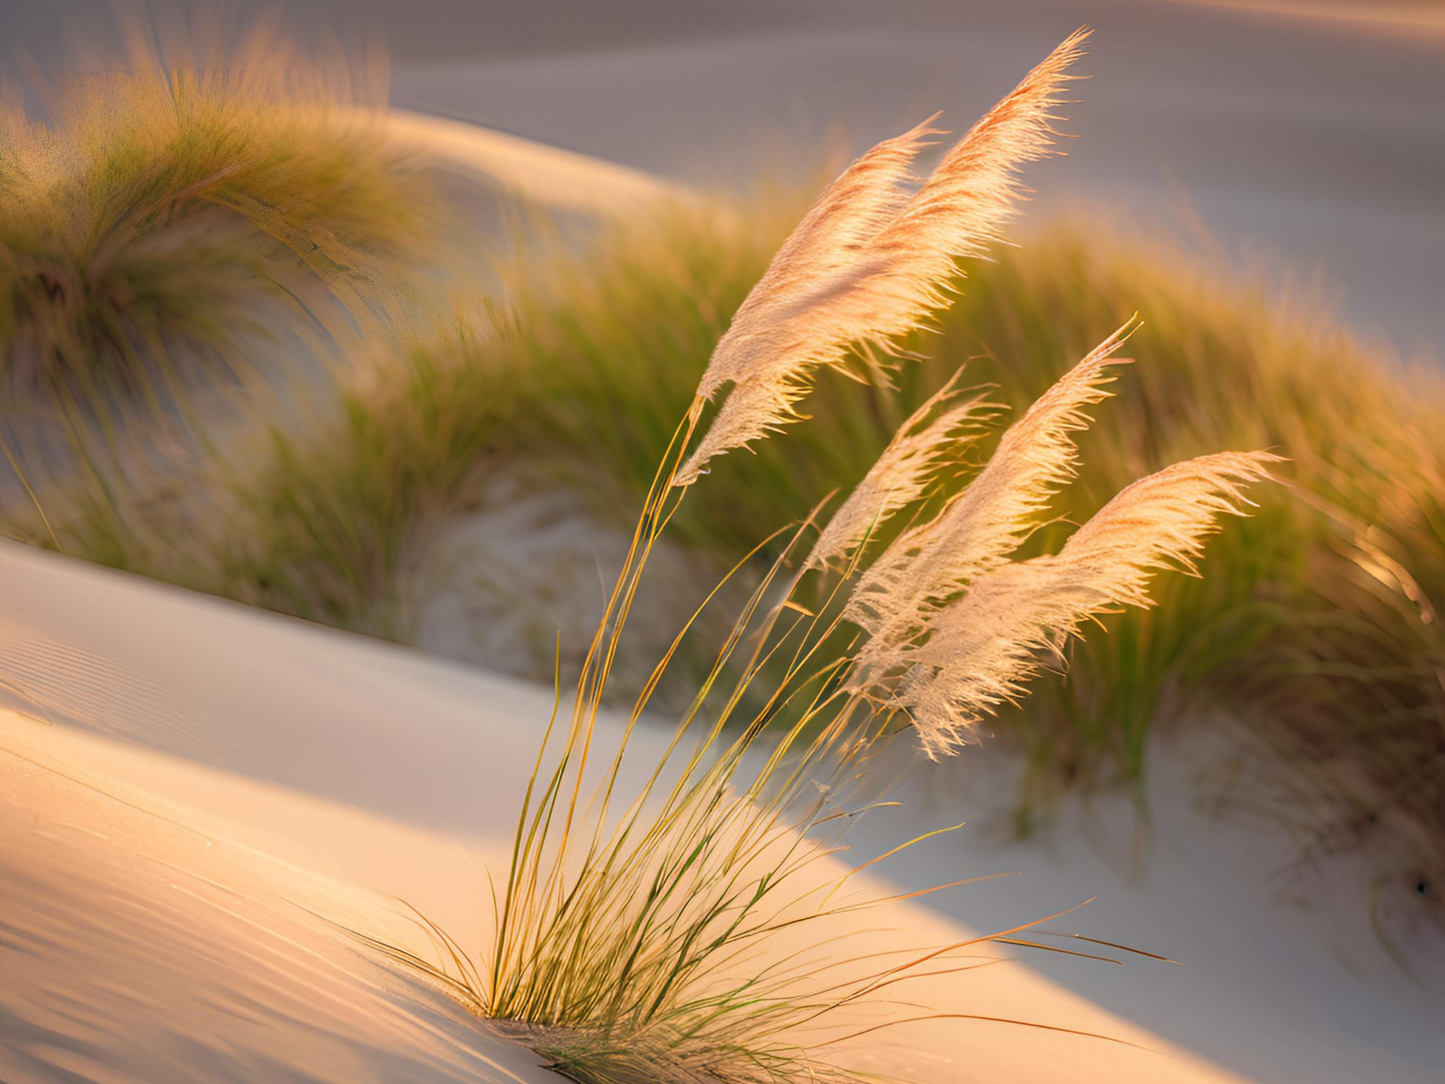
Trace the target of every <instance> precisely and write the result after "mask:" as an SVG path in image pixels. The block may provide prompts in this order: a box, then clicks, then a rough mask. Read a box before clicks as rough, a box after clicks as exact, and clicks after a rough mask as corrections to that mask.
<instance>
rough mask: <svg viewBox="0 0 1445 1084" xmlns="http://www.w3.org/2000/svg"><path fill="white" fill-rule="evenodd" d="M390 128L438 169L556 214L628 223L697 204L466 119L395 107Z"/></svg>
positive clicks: (672, 189) (636, 173)
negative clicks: (677, 203)
mask: <svg viewBox="0 0 1445 1084" xmlns="http://www.w3.org/2000/svg"><path fill="white" fill-rule="evenodd" d="M386 127H387V131H388V132H389V133H390V134H391V135H392V136H394V137H395V138H396V139H398V140H401V141H403V142H405V143H409V144H411V145H413V146H415V147H416V148H418V149H419V150H420V151H421V152H422V153H424V154H425V155H426V156H427V157H428V158H429V159H430V160H431V161H433V162H435V163H437V164H438V165H441V166H444V167H449V168H451V169H453V170H458V171H461V172H464V173H467V174H470V175H472V176H474V177H478V178H480V179H482V180H484V181H486V182H487V183H489V184H490V185H492V186H493V187H494V188H496V189H499V190H501V191H503V192H506V193H509V194H510V195H512V196H514V197H516V198H518V199H525V200H526V201H528V202H530V203H533V204H538V205H541V206H543V207H547V208H550V209H552V210H556V211H564V212H574V213H580V214H588V215H597V216H599V217H621V216H625V215H627V214H629V213H635V212H638V211H642V210H644V209H646V208H647V207H650V206H656V205H657V204H658V203H659V202H660V201H665V200H669V199H670V200H680V199H688V198H691V196H690V194H689V193H688V190H687V189H686V188H684V187H683V186H682V185H677V184H671V183H669V182H667V181H664V180H661V179H659V178H657V177H654V176H652V175H651V174H648V173H644V172H642V171H641V170H636V169H629V168H628V167H627V166H620V165H615V164H614V163H611V162H606V161H603V160H602V159H600V158H593V157H590V156H588V155H584V154H577V153H575V152H573V151H568V150H563V149H562V148H560V147H551V146H548V145H546V144H545V143H538V142H536V141H534V140H530V139H522V138H521V137H519V136H514V135H508V134H507V133H505V132H499V131H495V130H493V129H490V128H484V127H481V126H479V125H476V124H471V123H468V122H466V121H458V120H450V119H448V118H446V117H438V116H430V115H428V114H425V113H416V112H413V111H411V110H406V109H392V110H389V111H388V112H387V114H386Z"/></svg>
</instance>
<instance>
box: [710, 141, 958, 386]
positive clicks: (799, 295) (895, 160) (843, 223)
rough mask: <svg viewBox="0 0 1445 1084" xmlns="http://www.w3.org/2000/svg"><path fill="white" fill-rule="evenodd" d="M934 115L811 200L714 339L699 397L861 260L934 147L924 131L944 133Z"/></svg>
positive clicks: (737, 370)
mask: <svg viewBox="0 0 1445 1084" xmlns="http://www.w3.org/2000/svg"><path fill="white" fill-rule="evenodd" d="M936 119H938V114H937V113H935V114H934V115H933V116H932V117H929V118H928V120H926V121H924V122H923V123H922V124H920V125H918V126H917V127H915V128H912V129H911V130H909V131H907V132H904V133H903V134H902V135H901V136H895V137H894V138H892V139H885V140H884V141H883V142H882V143H879V144H878V145H877V146H875V147H873V148H872V149H871V150H869V151H867V152H866V153H865V154H863V155H862V156H861V157H859V158H858V159H857V160H855V161H854V162H853V163H852V164H851V165H850V166H848V168H847V169H845V170H844V171H843V172H842V173H841V174H840V175H839V176H838V178H837V179H836V180H834V181H833V183H832V184H830V185H829V186H828V187H827V188H825V189H824V190H823V193H822V195H820V196H819V197H818V198H817V199H816V200H814V201H813V205H812V207H810V208H809V209H808V213H807V214H806V215H804V216H803V220H802V221H801V222H800V223H798V225H797V227H796V228H795V229H794V230H793V232H792V233H791V234H790V235H789V236H788V239H787V240H786V241H784V242H783V246H782V247H781V248H780V249H778V251H777V253H776V255H774V256H773V260H772V262H771V263H770V264H769V265H768V269H767V271H766V272H764V273H763V277H762V278H761V279H759V280H758V282H757V284H756V285H755V286H754V287H753V288H752V290H750V291H749V292H748V296H747V297H746V298H745V299H744V301H743V303H742V305H741V306H739V308H738V311H737V312H736V313H734V314H733V318H732V322H731V323H730V324H729V325H728V330H727V332H726V333H725V334H724V335H723V337H722V338H721V339H719V340H718V344H717V346H716V347H715V348H714V349H713V355H712V359H711V360H710V361H709V362H708V367H707V371H706V372H704V373H703V376H702V380H701V382H699V384H698V387H697V394H698V396H699V397H700V398H704V399H711V398H712V397H713V395H715V394H716V393H717V391H718V389H719V388H721V387H722V386H723V384H725V383H727V382H728V381H737V380H739V379H741V378H742V376H743V375H744V374H745V373H748V372H749V371H751V370H752V369H753V367H754V366H755V365H757V363H758V361H759V359H760V358H761V357H762V356H763V355H765V354H766V353H768V352H769V351H770V350H775V349H776V346H777V342H776V336H774V335H772V334H771V328H772V324H773V322H774V321H777V320H780V319H783V320H786V319H788V318H789V317H790V316H792V315H795V313H796V310H797V309H798V308H799V307H800V306H806V305H808V304H811V303H813V302H814V301H815V300H816V299H818V298H820V297H823V296H825V295H826V293H827V291H828V288H829V286H830V285H831V284H832V283H833V282H834V281H835V279H836V277H837V276H838V275H839V274H840V273H841V272H843V271H845V270H847V269H848V268H850V267H852V266H854V265H856V264H857V263H858V262H859V261H860V260H862V259H863V258H864V252H865V246H866V245H867V244H868V242H869V241H871V240H873V238H875V237H876V236H878V234H879V233H880V232H881V231H882V230H883V228H884V227H885V226H887V225H888V223H889V222H891V221H893V219H894V218H896V217H897V216H898V213H899V212H900V211H901V210H902V209H903V206H904V204H905V203H906V202H907V199H908V190H907V189H906V188H905V187H904V185H906V184H907V183H908V182H909V181H911V180H913V177H912V174H911V167H912V165H913V161H914V159H916V158H917V157H918V154H919V152H920V151H922V150H923V149H924V148H926V147H929V146H932V143H931V141H930V140H929V138H928V137H929V136H933V135H942V134H943V133H942V132H941V131H939V130H936V129H934V128H931V127H929V125H930V124H932V122H933V121H934V120H936Z"/></svg>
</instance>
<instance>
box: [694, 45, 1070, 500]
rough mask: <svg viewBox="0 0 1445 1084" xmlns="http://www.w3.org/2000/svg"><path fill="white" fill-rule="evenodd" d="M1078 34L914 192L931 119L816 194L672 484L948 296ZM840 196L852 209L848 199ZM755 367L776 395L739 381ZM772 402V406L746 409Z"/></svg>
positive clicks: (1012, 185) (719, 378)
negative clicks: (715, 406) (713, 411)
mask: <svg viewBox="0 0 1445 1084" xmlns="http://www.w3.org/2000/svg"><path fill="white" fill-rule="evenodd" d="M1088 33H1089V32H1088V31H1087V30H1079V31H1076V32H1075V33H1074V34H1071V35H1070V36H1069V37H1068V38H1067V39H1066V40H1065V41H1064V42H1063V43H1062V44H1061V45H1060V46H1059V47H1058V48H1057V49H1055V50H1054V51H1053V53H1051V54H1050V55H1049V57H1048V58H1047V59H1046V60H1044V61H1043V63H1041V64H1039V66H1038V67H1036V68H1035V69H1034V70H1033V71H1032V72H1030V73H1029V75H1028V76H1027V77H1026V78H1025V79H1024V81H1023V82H1022V83H1020V84H1019V85H1018V86H1017V87H1016V88H1015V89H1014V91H1013V92H1012V93H1011V94H1009V95H1008V97H1006V98H1004V99H1003V100H1002V101H1001V102H999V103H998V105H996V106H994V108H993V109H992V110H990V111H989V112H988V114H987V115H985V116H984V117H983V119H981V120H980V121H979V122H978V123H977V124H975V125H974V126H973V127H972V128H971V129H970V130H969V132H968V134H967V135H965V136H964V137H963V139H962V140H960V141H959V142H958V143H957V144H956V145H955V146H954V147H953V148H952V149H951V150H950V151H949V152H948V153H947V154H945V155H944V157H943V159H942V160H941V161H940V162H939V164H938V166H937V167H936V168H935V169H934V171H933V173H932V174H931V175H930V176H929V178H928V180H927V181H926V182H925V183H924V184H923V186H922V187H921V188H920V189H919V190H918V191H917V192H916V193H914V194H913V195H912V196H911V197H905V196H904V195H903V193H902V191H901V190H900V188H899V185H900V184H901V183H902V182H903V181H904V180H905V179H906V177H907V166H908V165H909V164H911V162H912V160H913V157H914V155H916V153H917V151H918V150H919V149H920V148H921V147H922V146H923V145H924V143H923V140H924V138H925V137H926V136H928V135H931V134H936V133H935V132H934V131H933V130H932V129H930V128H928V127H927V123H928V122H925V123H924V124H923V125H920V126H919V127H918V128H915V129H913V130H912V131H911V132H908V133H906V134H905V135H903V136H900V137H898V139H897V140H891V141H889V142H887V143H883V144H879V146H878V147H875V148H874V149H873V150H872V151H869V152H868V154H866V155H864V156H863V158H862V159H860V160H859V162H858V163H855V164H854V166H853V167H850V169H849V170H848V171H847V172H846V173H845V174H844V176H843V177H842V178H840V179H839V181H838V182H835V184H834V186H833V187H832V188H830V189H829V190H828V192H825V193H824V197H823V199H822V200H820V201H819V202H820V204H822V205H824V206H823V207H822V208H820V206H819V205H817V204H815V206H814V211H810V212H809V215H808V217H807V218H805V219H804V222H803V225H802V226H800V227H799V230H798V231H795V233H794V235H793V237H790V238H789V239H788V241H787V242H786V243H785V244H784V246H783V250H782V251H781V252H780V253H779V254H778V257H777V258H775V260H774V263H773V266H771V267H770V268H769V269H768V272H767V273H766V274H765V275H764V276H763V280H762V281H761V282H759V284H758V286H757V287H755V288H754V290H753V292H752V293H751V294H750V295H749V296H748V299H747V301H746V302H744V305H743V308H742V309H740V310H739V313H738V315H737V316H736V317H734V320H733V324H732V326H730V327H729V329H728V332H727V334H726V335H724V336H723V338H722V340H721V341H720V342H719V343H718V347H717V350H716V351H715V352H714V354H713V359H712V361H711V362H710V363H709V365H708V368H707V371H706V372H705V373H704V374H703V378H702V381H701V383H700V384H699V385H698V392H697V394H698V403H699V404H700V403H701V402H702V400H710V399H712V397H713V396H714V395H715V394H716V392H717V391H718V390H719V389H720V388H721V387H722V386H723V385H724V384H726V383H729V382H731V383H732V384H733V391H732V393H731V394H729V395H728V397H727V398H726V399H725V400H724V402H723V404H722V406H721V407H720V408H719V410H718V413H717V416H716V417H715V418H714V419H713V422H712V425H711V426H710V428H709V430H708V432H707V433H705V434H704V436H703V439H702V440H701V441H700V442H699V444H698V447H697V448H696V449H695V450H694V452H693V454H692V456H691V457H690V458H689V459H688V461H687V462H686V463H684V464H683V466H682V467H681V468H680V469H679V470H678V472H677V474H676V475H675V476H674V479H673V481H674V484H676V485H688V484H690V483H692V482H694V481H696V480H697V477H698V475H699V474H700V473H701V472H702V468H703V467H704V465H705V464H706V463H707V462H708V460H710V459H712V458H713V457H714V456H717V455H721V454H722V453H724V452H727V451H730V450H732V449H735V448H740V447H745V446H747V445H748V444H749V443H750V442H751V441H753V440H756V439H757V438H758V437H759V436H762V435H764V434H766V433H768V432H770V431H772V430H774V429H776V428H777V427H778V426H781V425H784V424H786V423H788V422H789V421H793V420H796V418H797V417H798V415H797V412H796V410H794V409H793V404H795V403H796V402H797V401H798V400H799V399H801V398H802V397H803V396H805V395H806V394H807V393H808V391H809V390H810V389H811V386H812V378H813V374H814V372H815V371H816V370H817V369H819V368H822V367H838V366H842V365H843V364H844V363H845V362H846V361H847V359H848V357H849V353H850V351H851V350H852V349H853V348H854V347H856V346H859V345H861V346H863V347H864V348H865V349H871V348H875V347H876V348H877V349H878V350H879V351H881V352H883V353H896V352H897V344H898V341H899V340H900V339H901V338H902V337H903V336H905V335H907V334H908V333H909V332H911V331H914V330H916V329H918V328H920V327H921V326H923V321H924V319H925V318H926V317H927V316H929V315H930V314H931V313H933V312H935V311H937V310H938V309H941V308H944V307H946V306H947V304H948V300H949V297H948V287H949V283H950V282H951V281H952V280H953V279H954V278H955V276H956V275H957V274H958V266H957V261H958V260H959V259H961V258H964V257H972V256H979V255H982V254H983V253H984V252H986V251H987V248H988V246H989V245H990V244H992V243H993V242H995V241H997V240H998V238H999V236H1000V230H1001V229H1002V227H1003V225H1004V224H1005V223H1006V222H1008V221H1009V220H1011V219H1012V218H1013V217H1014V215H1015V213H1016V211H1017V205H1018V203H1019V201H1020V200H1021V199H1022V197H1023V190H1022V187H1021V185H1020V184H1019V170H1020V167H1021V166H1022V165H1023V164H1024V163H1026V162H1030V161H1035V160H1037V159H1039V158H1042V157H1044V156H1045V155H1046V154H1048V153H1049V152H1050V150H1051V148H1052V146H1053V137H1054V136H1055V135H1056V134H1057V133H1056V132H1055V130H1054V128H1053V127H1052V124H1053V122H1054V121H1055V120H1057V119H1059V118H1058V117H1057V116H1056V115H1055V114H1054V112H1053V110H1054V109H1055V108H1057V107H1058V106H1059V105H1061V104H1062V103H1063V99H1062V98H1061V97H1060V92H1061V90H1062V87H1063V85H1064V83H1065V81H1066V80H1068V79H1069V78H1071V77H1070V76H1069V75H1068V74H1067V69H1068V67H1069V66H1070V65H1071V64H1072V63H1073V62H1074V61H1075V60H1077V59H1078V57H1079V56H1080V54H1081V52H1082V49H1081V46H1082V44H1083V42H1084V40H1085V39H1086V38H1087V37H1088ZM875 156H876V157H875ZM860 167H861V168H860ZM855 170H857V173H856V174H855V172H854V171H855ZM850 175H851V176H850ZM845 182H846V183H845ZM850 200H852V201H857V203H858V206H859V212H858V213H857V214H854V213H852V212H850V211H849V210H848V209H847V204H848V202H849V201H850ZM814 212H817V217H816V218H815V217H814ZM890 215H891V217H890ZM800 233H801V234H802V236H799V234H800ZM756 380H764V381H767V382H768V383H769V385H770V386H771V387H772V389H773V390H774V392H775V394H772V395H769V396H762V395H752V396H748V395H739V394H738V392H739V390H740V389H742V388H744V387H746V385H748V384H749V383H751V382H753V381H756ZM784 386H786V388H787V389H788V390H787V391H786V392H785V393H782V394H776V391H777V389H779V388H781V387H784ZM769 402H772V403H774V404H776V407H775V409H774V410H773V412H771V413H768V414H766V415H764V416H762V417H759V416H757V414H756V412H757V411H759V410H766V409H767V404H768V403H769Z"/></svg>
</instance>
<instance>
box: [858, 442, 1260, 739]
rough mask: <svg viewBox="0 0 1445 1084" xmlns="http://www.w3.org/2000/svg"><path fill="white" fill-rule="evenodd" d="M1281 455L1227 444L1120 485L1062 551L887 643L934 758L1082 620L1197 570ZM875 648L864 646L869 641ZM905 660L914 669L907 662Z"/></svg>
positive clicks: (1057, 649) (886, 659)
mask: <svg viewBox="0 0 1445 1084" xmlns="http://www.w3.org/2000/svg"><path fill="white" fill-rule="evenodd" d="M1278 461H1279V457H1278V456H1274V455H1270V454H1268V453H1264V452H1223V453H1220V454H1217V455H1207V456H1202V457H1200V458H1198V459H1191V460H1188V461H1186V462H1183V463H1176V464H1175V465H1173V466H1171V467H1167V468H1165V469H1164V470H1162V471H1160V472H1158V473H1157V474H1152V475H1149V476H1148V477H1147V478H1143V479H1141V480H1139V481H1137V482H1135V483H1133V484H1132V485H1130V486H1128V487H1127V488H1125V489H1123V490H1121V491H1120V492H1119V494H1118V495H1117V496H1115V497H1114V499H1113V500H1112V501H1110V502H1109V503H1108V504H1107V505H1105V506H1104V507H1103V508H1102V509H1100V510H1099V512H1097V513H1096V514H1095V515H1094V516H1093V518H1091V519H1090V520H1089V521H1088V522H1087V523H1086V524H1084V526H1082V527H1080V528H1079V530H1078V531H1076V532H1075V533H1074V535H1073V536H1072V537H1071V538H1070V539H1069V541H1068V542H1067V543H1065V545H1064V547H1063V548H1062V549H1061V550H1060V551H1059V553H1058V554H1056V555H1052V556H1045V557H1035V558H1033V559H1032V560H1028V561H1020V562H1017V563H1009V564H1006V565H1004V566H1003V567H1001V568H998V569H995V570H994V571H992V572H990V573H989V574H988V575H986V576H983V577H981V578H980V579H979V580H978V581H977V582H975V583H974V584H973V585H972V587H971V588H970V589H969V591H968V593H967V594H966V595H964V596H963V597H962V598H960V599H958V600H956V601H954V602H952V603H950V604H949V605H948V606H946V607H944V608H943V609H942V610H940V611H938V613H936V614H935V615H934V616H933V618H932V619H931V620H930V621H929V623H928V633H929V636H928V640H927V641H926V642H925V643H924V644H922V645H921V646H919V647H915V648H904V649H902V650H897V649H893V650H890V649H889V648H888V646H887V645H884V647H883V652H884V654H883V656H882V657H881V658H879V659H876V660H874V661H873V663H872V665H873V666H874V667H875V670H876V669H878V668H879V667H888V668H891V669H893V670H895V671H898V670H903V677H902V680H901V681H899V682H898V687H897V692H896V694H895V696H894V700H895V701H896V703H897V705H898V706H899V707H901V708H903V709H904V710H905V711H907V712H908V714H909V715H910V716H911V717H912V719H913V722H914V725H915V726H916V727H917V729H918V733H919V737H920V739H921V741H922V744H923V748H924V751H925V752H926V753H927V754H928V756H929V757H931V758H932V759H935V760H936V759H938V757H939V756H941V755H945V754H950V753H952V752H954V751H955V750H956V749H957V747H958V745H960V744H961V743H962V742H964V741H965V740H966V739H967V737H968V736H969V734H970V732H971V731H972V730H973V728H974V727H975V726H976V725H977V724H978V723H979V721H980V720H981V719H982V718H983V717H984V716H986V715H990V714H993V713H994V712H995V711H996V710H997V708H998V707H999V705H1001V704H1004V703H1015V702H1017V701H1018V700H1019V699H1020V698H1021V697H1022V696H1023V695H1024V692H1025V689H1024V686H1025V684H1026V683H1027V682H1028V680H1029V679H1030V678H1031V677H1032V676H1033V675H1034V673H1035V672H1036V671H1037V670H1038V668H1039V667H1040V665H1041V664H1042V661H1041V660H1043V659H1044V658H1047V657H1052V658H1053V659H1055V660H1056V661H1057V662H1058V663H1059V665H1061V666H1062V665H1063V662H1064V654H1063V653H1064V648H1065V646H1066V645H1067V643H1068V641H1069V639H1070V638H1072V637H1074V636H1077V635H1078V634H1079V629H1080V627H1081V626H1082V624H1083V623H1084V622H1085V621H1087V620H1089V619H1091V618H1097V617H1098V616H1099V615H1101V614H1104V613H1109V612H1113V611H1115V610H1117V608H1118V607H1119V606H1125V605H1127V606H1140V607H1148V606H1151V605H1153V600H1152V599H1150V597H1149V593H1148V588H1149V582H1150V580H1151V578H1152V577H1153V575H1154V573H1156V572H1158V571H1161V570H1165V569H1175V570H1178V571H1183V572H1186V573H1189V574H1197V568H1196V564H1195V562H1196V561H1197V559H1198V558H1199V556H1200V554H1201V553H1202V552H1203V544H1204V539H1205V538H1206V537H1207V536H1208V535H1210V534H1212V533H1214V532H1215V531H1216V530H1217V529H1218V519H1219V517H1220V516H1222V515H1243V514H1245V512H1244V508H1243V506H1244V505H1247V504H1250V503H1251V502H1250V501H1249V500H1248V499H1247V498H1246V497H1245V495H1244V488H1245V486H1247V485H1248V484H1250V483H1252V482H1258V481H1262V480H1265V479H1267V478H1269V477H1270V475H1269V469H1268V468H1269V464H1271V463H1274V462H1278ZM865 651H866V649H865ZM905 668H906V669H905Z"/></svg>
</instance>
